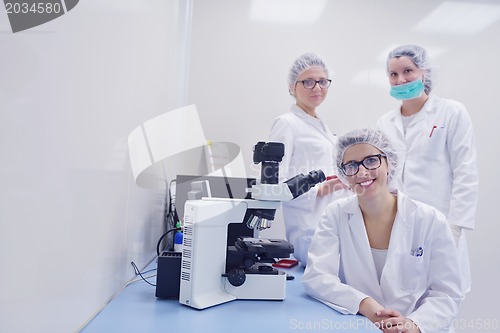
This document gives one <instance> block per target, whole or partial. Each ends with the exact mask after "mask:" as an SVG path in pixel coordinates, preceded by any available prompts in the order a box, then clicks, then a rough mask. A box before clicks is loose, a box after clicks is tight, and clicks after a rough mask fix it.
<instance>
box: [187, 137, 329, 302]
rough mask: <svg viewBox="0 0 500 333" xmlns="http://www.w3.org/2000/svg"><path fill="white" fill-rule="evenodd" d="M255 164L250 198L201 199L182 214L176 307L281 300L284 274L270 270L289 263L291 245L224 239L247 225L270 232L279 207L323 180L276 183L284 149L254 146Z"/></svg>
mask: <svg viewBox="0 0 500 333" xmlns="http://www.w3.org/2000/svg"><path fill="white" fill-rule="evenodd" d="M253 152H254V154H253V162H254V163H255V164H259V163H262V164H261V178H260V183H259V182H257V184H255V185H252V188H251V189H248V190H249V191H250V192H251V198H250V199H228V198H211V197H202V198H201V199H198V200H187V201H186V203H185V209H184V226H183V233H184V238H183V249H182V259H181V273H180V292H179V302H180V303H181V304H184V305H187V306H190V307H193V308H196V309H205V308H208V307H211V306H215V305H218V304H222V303H226V302H229V301H233V300H237V299H244V300H284V299H285V296H286V281H287V275H286V273H285V272H283V271H280V270H277V269H276V268H274V267H272V263H274V262H275V260H276V259H278V258H288V257H289V256H290V254H291V253H293V246H292V244H290V243H289V242H287V241H286V240H278V239H264V238H256V237H247V236H241V237H237V239H236V241H235V242H232V241H231V242H230V241H229V240H228V226H229V225H230V224H233V223H238V224H245V225H246V227H248V228H249V229H250V230H253V232H252V233H253V236H255V235H256V234H257V233H258V231H259V230H263V229H266V228H269V227H271V222H272V221H273V219H274V216H275V212H276V209H278V208H280V206H281V202H283V201H288V200H292V199H294V198H296V197H298V196H300V195H302V194H304V193H306V192H307V191H309V190H310V189H311V187H313V186H314V185H316V184H317V183H320V182H322V181H324V180H325V175H324V174H323V172H322V171H321V170H316V171H311V172H309V174H308V175H303V174H300V175H297V176H295V177H293V178H291V179H289V180H287V181H285V182H283V183H279V181H278V179H279V162H281V160H282V158H283V155H284V145H283V144H282V143H278V142H267V143H266V142H258V143H257V144H256V145H255V146H254V150H253Z"/></svg>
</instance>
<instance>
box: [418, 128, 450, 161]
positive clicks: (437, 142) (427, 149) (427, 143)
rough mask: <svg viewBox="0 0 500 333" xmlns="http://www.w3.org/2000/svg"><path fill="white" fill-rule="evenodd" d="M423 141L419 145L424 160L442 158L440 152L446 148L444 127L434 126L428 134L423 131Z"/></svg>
mask: <svg viewBox="0 0 500 333" xmlns="http://www.w3.org/2000/svg"><path fill="white" fill-rule="evenodd" d="M423 136H424V137H423V139H424V140H423V142H422V146H421V150H420V152H421V157H422V159H423V160H426V161H437V160H440V158H442V156H441V154H442V153H443V152H444V151H445V149H446V132H445V131H444V128H441V127H440V126H436V128H433V129H432V130H431V132H430V134H426V132H424V133H423Z"/></svg>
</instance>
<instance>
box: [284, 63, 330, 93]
mask: <svg viewBox="0 0 500 333" xmlns="http://www.w3.org/2000/svg"><path fill="white" fill-rule="evenodd" d="M313 66H318V67H321V68H323V70H324V71H325V74H326V76H327V78H329V71H328V68H327V67H326V64H325V62H324V61H323V59H321V58H320V57H319V56H318V55H317V54H315V53H305V54H303V55H301V56H300V57H298V58H297V59H296V60H295V61H294V62H293V64H292V67H291V68H290V72H289V73H288V92H289V93H290V95H292V96H294V95H293V89H294V88H295V85H296V84H297V80H298V79H299V76H300V74H302V73H304V72H305V71H306V70H307V69H309V68H310V67H313Z"/></svg>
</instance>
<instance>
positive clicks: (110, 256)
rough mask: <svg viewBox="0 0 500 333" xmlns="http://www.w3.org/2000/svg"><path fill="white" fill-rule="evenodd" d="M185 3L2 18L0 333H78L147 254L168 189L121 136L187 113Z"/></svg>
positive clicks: (116, 1) (152, 250) (97, 4)
mask: <svg viewBox="0 0 500 333" xmlns="http://www.w3.org/2000/svg"><path fill="white" fill-rule="evenodd" d="M190 5H191V2H190V1H177V0H171V1H162V0H143V1H135V0H113V1H111V0H106V1H100V0H85V1H80V2H79V4H78V5H77V6H76V7H75V8H74V9H73V10H71V11H70V12H68V13H67V14H65V15H63V16H62V17H60V18H58V19H56V20H54V21H51V22H49V23H47V24H44V25H42V26H39V27H36V28H33V29H30V30H27V31H25V32H20V33H16V34H13V33H12V32H11V31H10V26H9V24H8V20H7V14H6V12H5V10H3V9H0V51H1V52H0V161H1V162H0V180H1V181H0V183H1V185H0V270H1V274H0V331H2V332H20V333H24V332H30V333H33V332H65V333H66V332H72V331H76V330H78V328H79V327H80V326H81V325H83V324H84V322H85V321H86V320H88V319H89V318H91V316H92V315H93V314H95V313H96V311H98V310H99V309H100V307H101V306H103V305H104V304H105V303H106V302H107V301H108V300H109V299H110V298H111V297H112V296H113V294H115V293H116V292H117V291H118V290H120V288H121V287H122V286H123V285H124V284H125V282H126V281H128V280H130V279H131V278H132V277H133V269H132V266H131V265H130V262H131V261H135V262H136V263H137V265H138V266H139V267H140V268H142V267H144V266H145V265H146V264H147V263H148V262H149V261H150V260H152V259H153V258H154V256H155V255H156V242H157V239H158V237H159V236H160V234H161V232H162V230H163V229H162V228H163V225H162V219H163V209H164V208H163V204H164V200H165V190H158V191H152V190H146V189H142V188H139V187H137V186H136V185H135V184H134V182H133V179H132V175H131V171H130V163H129V157H128V151H127V149H128V148H127V136H128V134H129V133H130V132H131V131H132V130H133V129H134V128H135V127H136V126H138V125H139V124H141V123H143V122H144V121H146V120H148V119H151V118H152V117H154V116H157V115H159V114H161V113H164V112H167V111H169V110H172V109H175V108H177V107H180V106H183V105H185V104H186V89H185V88H186V85H185V84H186V77H187V76H186V70H187V58H186V56H187V52H188V47H187V46H188V43H187V42H188V38H189V36H188V33H189V29H188V28H189V25H188V23H189V19H190ZM186 130H188V129H186Z"/></svg>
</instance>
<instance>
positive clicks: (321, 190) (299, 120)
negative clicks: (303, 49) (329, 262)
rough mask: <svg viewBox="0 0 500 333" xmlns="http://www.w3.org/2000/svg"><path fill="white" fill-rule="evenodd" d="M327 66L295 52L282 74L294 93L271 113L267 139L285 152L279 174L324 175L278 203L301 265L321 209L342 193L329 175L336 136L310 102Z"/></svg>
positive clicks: (318, 94)
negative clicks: (284, 107)
mask: <svg viewBox="0 0 500 333" xmlns="http://www.w3.org/2000/svg"><path fill="white" fill-rule="evenodd" d="M330 84H331V79H330V72H329V70H328V68H327V66H326V64H325V62H324V61H323V60H322V59H321V58H320V57H319V56H318V55H316V54H314V53H306V54H303V55H302V56H300V57H299V58H297V59H296V60H295V61H294V63H293V64H292V67H291V68H290V72H289V75H288V91H289V93H290V95H292V96H293V97H294V98H295V103H294V104H293V105H292V106H291V107H290V110H289V111H288V112H287V113H285V114H283V115H281V116H279V117H278V118H276V119H275V121H274V123H273V125H272V129H271V134H270V136H269V141H274V142H282V143H283V144H284V145H285V155H284V156H283V159H282V161H281V163H280V170H279V172H280V179H281V180H282V181H283V180H286V179H290V178H292V177H294V176H296V175H298V174H301V173H303V174H307V173H308V172H309V171H311V170H317V169H321V170H322V171H323V172H324V173H325V175H327V176H329V177H328V180H327V181H325V182H323V183H321V184H318V185H316V186H314V187H313V188H312V189H311V190H310V191H309V192H308V193H306V194H304V195H302V196H300V197H298V198H296V199H294V200H291V201H288V202H284V203H283V205H282V207H283V209H282V211H283V219H284V222H285V231H286V237H287V240H288V241H289V242H290V243H291V244H292V245H293V246H294V256H295V258H296V259H298V260H299V261H300V263H301V264H302V265H303V266H305V265H306V260H307V251H308V249H309V245H310V242H311V239H312V236H313V235H314V231H315V229H316V226H317V224H318V221H319V219H320V217H321V214H322V212H323V211H324V209H325V208H326V206H327V205H328V203H330V202H331V201H332V200H334V199H336V198H339V197H342V196H345V195H346V193H347V192H346V191H339V192H337V193H334V192H335V191H338V190H342V189H344V188H345V187H344V185H343V184H342V183H341V182H340V181H339V180H338V178H337V177H336V176H335V175H334V168H333V165H334V146H335V143H336V142H337V139H336V137H335V136H334V135H333V134H332V133H331V132H330V130H329V129H328V127H327V126H326V124H325V123H324V122H323V121H322V120H321V119H320V118H319V116H318V114H317V111H316V108H317V107H319V106H320V105H321V103H323V101H324V100H325V98H326V96H327V94H328V88H329V87H330Z"/></svg>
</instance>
